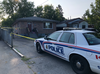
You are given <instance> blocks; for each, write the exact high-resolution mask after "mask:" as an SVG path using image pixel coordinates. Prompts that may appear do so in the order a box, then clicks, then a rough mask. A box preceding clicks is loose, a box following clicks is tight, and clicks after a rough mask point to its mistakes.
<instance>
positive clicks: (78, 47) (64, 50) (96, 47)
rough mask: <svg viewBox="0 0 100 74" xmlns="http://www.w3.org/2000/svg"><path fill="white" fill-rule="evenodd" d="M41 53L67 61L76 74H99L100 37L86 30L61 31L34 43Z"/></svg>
mask: <svg viewBox="0 0 100 74" xmlns="http://www.w3.org/2000/svg"><path fill="white" fill-rule="evenodd" d="M34 45H35V46H36V50H37V52H38V53H42V52H43V51H45V52H47V53H50V54H52V55H54V56H57V57H59V58H61V59H64V60H66V61H69V62H70V64H71V67H72V69H73V70H74V71H75V72H76V73H77V74H89V72H90V71H93V72H96V73H100V35H99V34H98V33H96V32H93V31H87V30H61V31H56V32H54V33H52V34H51V35H49V36H45V37H44V38H40V39H36V40H35V41H34Z"/></svg>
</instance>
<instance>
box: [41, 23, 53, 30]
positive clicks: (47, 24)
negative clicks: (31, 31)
mask: <svg viewBox="0 0 100 74" xmlns="http://www.w3.org/2000/svg"><path fill="white" fill-rule="evenodd" d="M43 28H44V29H52V28H53V26H52V23H49V22H46V23H44V26H43Z"/></svg>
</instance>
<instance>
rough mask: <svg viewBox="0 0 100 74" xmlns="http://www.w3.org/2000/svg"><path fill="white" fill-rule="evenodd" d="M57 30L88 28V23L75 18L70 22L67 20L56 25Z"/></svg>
mask: <svg viewBox="0 0 100 74" xmlns="http://www.w3.org/2000/svg"><path fill="white" fill-rule="evenodd" d="M56 27H57V30H62V29H63V27H73V28H81V29H84V28H88V23H87V22H86V21H85V20H83V19H81V18H75V19H70V20H65V21H62V22H61V23H59V24H58V25H56Z"/></svg>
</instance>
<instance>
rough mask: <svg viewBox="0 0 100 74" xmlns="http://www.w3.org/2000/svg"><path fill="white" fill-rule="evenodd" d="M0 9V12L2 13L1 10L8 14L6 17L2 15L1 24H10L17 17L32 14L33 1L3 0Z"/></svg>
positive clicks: (30, 15)
mask: <svg viewBox="0 0 100 74" xmlns="http://www.w3.org/2000/svg"><path fill="white" fill-rule="evenodd" d="M0 9H1V11H0V14H2V13H4V12H3V11H5V14H8V18H7V19H4V18H3V17H2V19H3V21H2V25H3V26H11V25H12V24H13V22H14V21H15V20H16V19H18V18H22V17H32V16H34V3H33V2H27V0H21V1H18V0H4V1H3V2H2V3H1V7H0Z"/></svg>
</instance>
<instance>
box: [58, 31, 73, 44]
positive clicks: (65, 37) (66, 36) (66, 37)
mask: <svg viewBox="0 0 100 74" xmlns="http://www.w3.org/2000/svg"><path fill="white" fill-rule="evenodd" d="M70 36H71V33H67V32H64V33H63V34H62V36H61V38H60V40H59V41H60V42H65V43H68V41H69V38H70Z"/></svg>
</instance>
